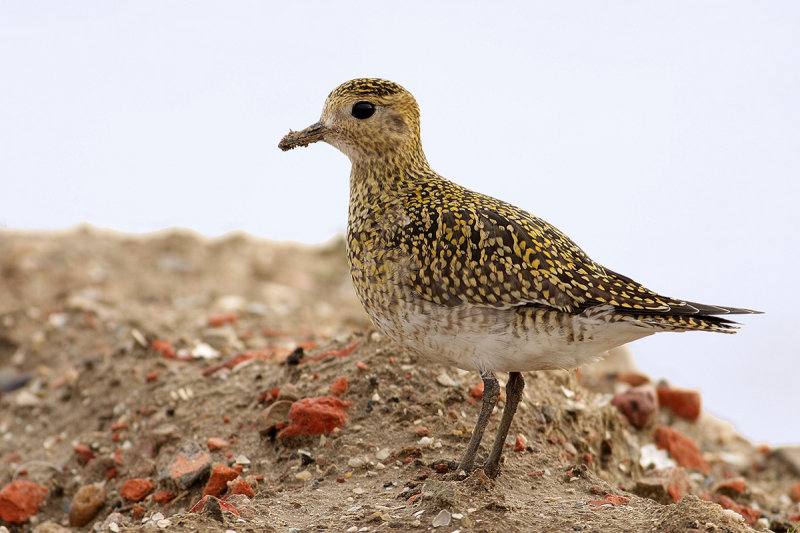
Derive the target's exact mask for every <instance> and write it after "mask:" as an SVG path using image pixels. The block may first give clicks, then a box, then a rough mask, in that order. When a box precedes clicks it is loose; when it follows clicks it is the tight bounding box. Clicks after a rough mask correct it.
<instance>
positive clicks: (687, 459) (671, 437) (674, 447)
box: [653, 426, 711, 474]
mask: <svg viewBox="0 0 800 533" xmlns="http://www.w3.org/2000/svg"><path fill="white" fill-rule="evenodd" d="M653 436H654V437H655V440H656V446H658V447H659V448H661V449H662V450H667V451H668V452H669V454H670V456H672V458H673V459H675V461H676V462H677V463H678V464H679V465H681V466H685V467H686V468H694V469H695V470H699V471H701V472H703V473H706V474H707V473H709V472H710V471H711V468H710V467H709V466H708V463H707V462H706V460H705V459H703V456H702V455H701V454H700V448H698V446H697V444H695V442H694V441H693V440H692V439H691V438H689V437H687V436H686V435H684V434H683V433H681V432H679V431H678V430H676V429H673V428H671V427H669V426H656V428H655V431H654V433H653Z"/></svg>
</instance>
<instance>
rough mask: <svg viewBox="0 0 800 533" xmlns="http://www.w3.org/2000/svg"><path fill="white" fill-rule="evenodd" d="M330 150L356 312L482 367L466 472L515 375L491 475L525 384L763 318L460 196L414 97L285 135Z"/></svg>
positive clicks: (448, 357) (385, 100)
mask: <svg viewBox="0 0 800 533" xmlns="http://www.w3.org/2000/svg"><path fill="white" fill-rule="evenodd" d="M319 141H323V142H326V143H328V144H330V145H332V146H334V147H335V148H337V149H339V150H340V151H341V152H343V153H344V154H345V155H346V156H347V157H348V158H349V159H350V162H351V172H350V200H349V208H348V211H349V213H348V222H347V233H346V239H345V243H346V252H347V258H348V261H349V265H350V273H351V277H352V281H353V286H354V287H355V292H356V294H357V295H358V298H359V300H360V301H361V304H362V305H363V307H364V309H365V310H366V312H367V314H368V315H369V317H370V319H371V321H372V323H373V324H374V325H375V327H376V328H377V329H378V330H379V331H381V332H382V333H384V334H385V335H386V336H388V337H389V338H391V339H392V340H393V341H395V342H396V343H397V344H398V345H399V346H400V347H401V348H402V349H403V350H405V351H407V352H409V353H412V354H415V355H417V356H422V357H425V358H428V359H431V360H433V361H435V362H439V363H443V364H446V365H450V366H455V367H458V368H461V369H465V370H472V371H477V372H478V373H479V374H480V376H481V379H482V381H483V384H484V392H483V399H482V402H481V408H480V412H479V415H478V419H477V421H476V424H475V428H474V430H473V431H472V435H471V437H470V441H469V443H468V445H467V447H466V449H465V451H464V453H463V455H462V456H461V458H460V460H459V461H458V463H457V464H453V465H452V466H454V467H455V468H456V469H457V470H456V471H457V472H461V471H462V470H463V471H464V472H471V471H473V470H475V462H476V455H477V452H478V449H479V447H480V444H481V440H482V438H483V434H484V431H485V429H486V426H487V424H488V421H489V417H490V415H491V414H492V412H493V410H494V407H495V405H496V403H497V401H498V395H499V392H500V385H499V382H498V380H497V377H496V373H497V372H504V373H505V372H508V380H507V382H506V401H505V406H504V408H503V414H502V418H501V420H500V424H499V426H498V429H497V434H496V437H495V440H494V443H493V445H492V448H491V450H490V451H489V455H488V458H487V459H486V461H485V463H484V464H483V466H482V468H483V470H484V473H485V474H486V475H487V476H489V477H491V478H494V477H496V476H497V475H498V473H499V470H500V462H501V457H502V452H503V448H504V445H505V441H506V438H507V436H508V431H509V428H510V426H511V423H512V420H513V417H514V414H515V412H516V409H517V405H518V404H519V402H520V399H521V397H522V392H523V390H524V387H525V382H524V379H523V376H522V372H528V371H536V370H553V369H573V368H577V367H579V366H581V365H583V364H585V363H587V362H590V361H593V360H596V359H598V358H600V357H602V355H603V354H604V353H607V350H609V349H612V348H615V347H618V346H621V345H623V344H626V343H628V342H631V341H634V340H636V339H640V338H642V337H646V336H648V335H652V334H653V333H656V332H661V331H711V332H720V333H734V332H735V330H736V329H737V328H738V325H737V323H736V322H733V321H731V320H729V319H727V318H724V315H735V314H751V313H758V311H753V310H750V309H740V308H734V307H723V306H716V305H705V304H699V303H694V302H689V301H685V300H681V299H676V298H670V297H666V296H662V295H660V294H658V293H656V292H654V291H652V290H650V289H647V288H645V287H644V286H643V285H641V284H639V283H637V282H636V281H634V280H633V279H631V278H629V277H626V276H624V275H622V274H618V273H617V272H614V271H612V270H610V269H608V268H605V267H604V266H602V265H600V264H599V263H597V262H595V261H593V260H592V259H591V258H590V257H589V256H588V255H587V254H586V253H585V252H584V251H583V250H582V249H581V248H580V247H578V245H577V244H575V243H574V242H573V241H572V240H571V239H570V238H569V237H568V236H567V235H565V234H564V233H562V232H561V231H560V230H558V229H557V228H556V227H555V226H553V225H551V224H549V223H548V222H546V221H544V220H542V219H541V218H539V217H536V216H534V215H532V214H530V213H528V212H526V211H524V210H523V209H520V208H518V207H515V206H514V205H512V204H510V203H507V202H504V201H501V200H498V199H495V198H492V197H491V196H487V195H484V194H481V193H478V192H474V191H472V190H469V189H467V188H465V187H462V186H460V185H458V184H456V183H454V182H453V181H450V180H448V179H446V178H444V177H442V176H441V175H439V174H437V173H436V172H435V171H434V170H433V169H432V168H431V167H430V165H429V164H428V161H427V159H426V157H425V153H424V152H423V149H422V142H421V138H420V110H419V105H418V104H417V101H416V99H415V98H414V96H413V95H412V94H411V93H410V92H409V91H407V90H406V89H404V88H403V87H402V86H400V85H399V84H397V83H394V82H392V81H388V80H384V79H379V78H358V79H354V80H350V81H347V82H345V83H343V84H341V85H339V86H338V87H336V88H335V89H334V90H333V91H332V92H331V93H330V94H329V95H328V97H327V99H326V100H325V104H324V107H323V110H322V115H321V118H320V120H319V121H317V122H316V123H314V124H312V125H311V126H309V127H308V128H306V129H303V130H301V131H292V130H289V133H288V134H287V135H286V136H285V137H283V139H282V140H281V141H280V143H279V145H278V146H279V148H280V149H281V150H283V151H287V150H290V149H292V148H295V147H298V146H308V145H309V144H311V143H315V142H319Z"/></svg>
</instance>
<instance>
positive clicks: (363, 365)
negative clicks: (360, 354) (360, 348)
mask: <svg viewBox="0 0 800 533" xmlns="http://www.w3.org/2000/svg"><path fill="white" fill-rule="evenodd" d="M356 368H357V369H359V370H361V371H362V372H363V371H365V370H366V369H367V363H365V362H364V361H359V362H358V363H356Z"/></svg>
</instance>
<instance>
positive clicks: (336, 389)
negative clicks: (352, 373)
mask: <svg viewBox="0 0 800 533" xmlns="http://www.w3.org/2000/svg"><path fill="white" fill-rule="evenodd" d="M346 390H347V378H346V377H344V376H342V377H340V378H338V379H337V380H336V381H334V382H333V383H331V394H333V395H334V396H341V395H342V394H344V392H345V391H346Z"/></svg>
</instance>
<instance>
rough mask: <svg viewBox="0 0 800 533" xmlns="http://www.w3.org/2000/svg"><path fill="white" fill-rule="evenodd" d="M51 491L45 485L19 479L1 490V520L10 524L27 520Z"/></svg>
mask: <svg viewBox="0 0 800 533" xmlns="http://www.w3.org/2000/svg"><path fill="white" fill-rule="evenodd" d="M49 493H50V489H48V488H47V487H45V486H44V485H40V484H38V483H33V482H32V481H25V480H21V479H18V480H16V481H12V482H11V483H9V484H8V485H6V486H5V487H3V490H0V520H2V521H4V522H8V523H10V524H22V523H24V522H27V521H28V519H29V518H30V517H31V515H35V514H36V513H38V512H39V507H40V506H41V505H42V502H44V499H45V498H46V497H47V495H48V494H49Z"/></svg>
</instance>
